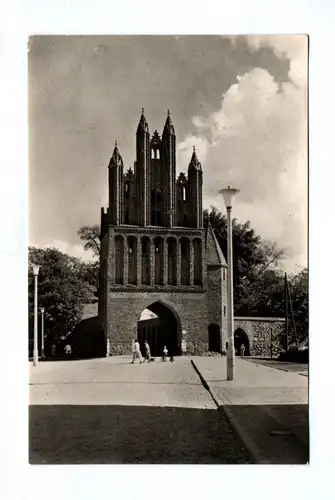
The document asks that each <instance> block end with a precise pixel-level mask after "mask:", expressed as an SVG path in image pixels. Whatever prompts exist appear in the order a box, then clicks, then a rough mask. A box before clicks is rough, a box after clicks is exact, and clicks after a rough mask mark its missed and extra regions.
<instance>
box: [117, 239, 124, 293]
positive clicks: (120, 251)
mask: <svg viewBox="0 0 335 500" xmlns="http://www.w3.org/2000/svg"><path fill="white" fill-rule="evenodd" d="M123 267H124V241H123V237H122V236H115V284H116V285H123Z"/></svg>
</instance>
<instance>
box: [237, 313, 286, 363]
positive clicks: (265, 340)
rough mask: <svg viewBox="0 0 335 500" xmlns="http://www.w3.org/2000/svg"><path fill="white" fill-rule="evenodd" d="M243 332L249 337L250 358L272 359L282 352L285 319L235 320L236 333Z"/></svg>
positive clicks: (241, 318) (241, 317) (247, 318)
mask: <svg viewBox="0 0 335 500" xmlns="http://www.w3.org/2000/svg"><path fill="white" fill-rule="evenodd" d="M238 329H240V330H242V331H243V332H244V333H245V334H246V335H247V337H248V341H249V348H250V356H263V357H271V356H277V355H278V354H279V352H280V351H282V338H283V334H284V333H285V319H284V318H254V317H243V316H237V317H235V318H234V332H236V331H237V330H238Z"/></svg>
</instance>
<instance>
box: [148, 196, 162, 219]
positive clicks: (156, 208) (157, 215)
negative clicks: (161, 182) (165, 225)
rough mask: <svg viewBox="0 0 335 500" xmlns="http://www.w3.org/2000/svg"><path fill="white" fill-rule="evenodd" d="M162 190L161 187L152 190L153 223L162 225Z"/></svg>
mask: <svg viewBox="0 0 335 500" xmlns="http://www.w3.org/2000/svg"><path fill="white" fill-rule="evenodd" d="M161 209H162V191H161V190H160V189H152V190H151V225H152V226H160V225H161V224H162V217H161Z"/></svg>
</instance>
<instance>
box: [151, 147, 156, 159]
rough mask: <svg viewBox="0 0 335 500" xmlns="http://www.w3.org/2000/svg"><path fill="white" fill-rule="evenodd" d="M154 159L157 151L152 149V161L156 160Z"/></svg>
mask: <svg viewBox="0 0 335 500" xmlns="http://www.w3.org/2000/svg"><path fill="white" fill-rule="evenodd" d="M154 158H155V151H154V150H153V149H152V150H151V159H152V160H154Z"/></svg>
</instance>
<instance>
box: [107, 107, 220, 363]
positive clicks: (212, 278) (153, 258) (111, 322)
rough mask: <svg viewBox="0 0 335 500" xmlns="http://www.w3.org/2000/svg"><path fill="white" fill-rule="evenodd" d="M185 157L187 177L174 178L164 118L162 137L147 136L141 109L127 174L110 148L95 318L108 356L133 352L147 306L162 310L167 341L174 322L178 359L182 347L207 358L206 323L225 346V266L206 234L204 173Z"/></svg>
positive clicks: (170, 129)
mask: <svg viewBox="0 0 335 500" xmlns="http://www.w3.org/2000/svg"><path fill="white" fill-rule="evenodd" d="M190 157H191V158H190V163H189V165H188V171H187V175H186V174H184V173H181V174H180V175H179V176H178V177H176V135H175V128H174V126H173V123H172V119H171V116H170V113H169V112H168V115H167V118H166V121H165V126H164V129H163V133H162V135H161V136H160V135H159V133H158V131H157V130H155V132H154V133H153V134H152V135H150V132H149V125H148V122H147V120H146V117H145V115H144V110H142V114H141V117H140V120H139V123H138V127H137V132H136V161H135V162H134V169H132V168H129V169H127V170H126V172H125V171H124V170H125V169H124V163H123V159H122V156H121V154H120V151H119V148H118V145H117V144H116V143H115V148H114V151H113V154H112V157H111V159H110V162H109V165H108V188H109V205H108V208H107V211H105V209H104V208H102V209H101V235H100V238H101V258H100V296H99V318H100V322H101V326H102V328H103V330H104V334H105V339H106V341H107V340H108V343H107V344H108V346H109V351H110V352H109V353H110V354H130V353H131V344H132V340H133V339H134V337H135V336H137V334H138V331H137V327H138V320H139V317H140V314H141V312H142V311H143V309H145V308H146V307H148V305H149V306H150V304H165V306H166V309H165V310H163V309H162V310H161V315H162V317H163V318H165V320H164V328H162V331H164V332H165V333H164V335H165V336H166V335H167V334H168V333H167V332H168V330H169V328H168V322H169V320H168V318H169V317H170V318H171V325H172V318H173V317H175V318H176V317H177V318H178V321H179V323H178V334H177V335H175V334H173V335H175V337H174V340H173V342H172V340H171V339H170V341H171V342H172V344H171V345H172V346H173V350H174V351H175V352H176V353H177V354H178V353H180V351H181V346H182V345H183V346H186V349H187V352H188V353H193V354H195V353H201V352H204V351H207V350H208V342H209V340H208V327H209V325H210V324H216V325H218V327H219V330H220V344H221V347H224V346H225V343H226V338H227V334H226V331H227V328H226V317H225V310H226V295H227V294H226V274H227V269H226V267H227V266H226V262H225V259H224V256H223V254H222V251H221V249H220V247H219V244H218V242H217V240H216V238H215V235H214V232H213V230H212V228H211V227H208V228H207V229H206V230H205V229H204V227H203V209H202V186H203V170H202V166H201V164H200V162H199V160H198V157H197V153H196V151H195V148H194V149H193V152H190ZM154 307H155V306H154ZM164 311H165V312H166V314H165V313H164ZM169 312H170V313H171V316H169ZM173 328H174V330H175V326H174V327H173ZM164 338H168V337H164ZM161 340H162V339H160V340H158V341H157V342H158V344H160V342H161Z"/></svg>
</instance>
